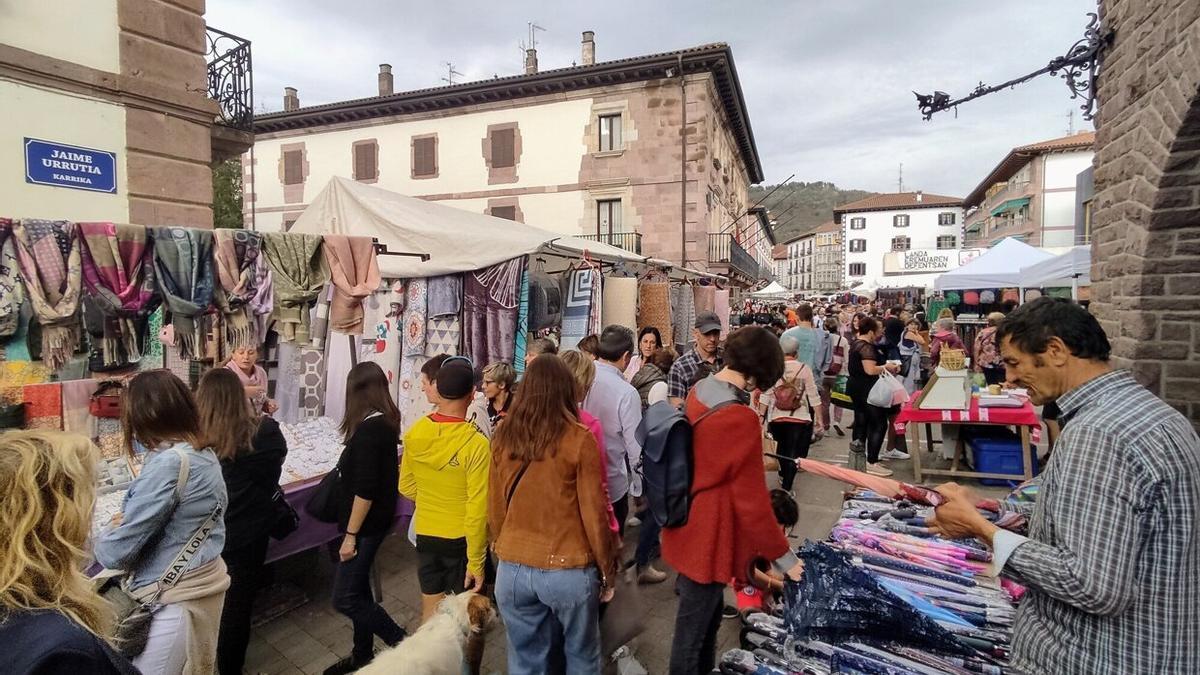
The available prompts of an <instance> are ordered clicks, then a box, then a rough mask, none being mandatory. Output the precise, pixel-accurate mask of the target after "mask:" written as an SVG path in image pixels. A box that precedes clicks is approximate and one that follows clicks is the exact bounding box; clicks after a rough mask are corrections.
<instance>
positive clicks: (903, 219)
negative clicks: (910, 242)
mask: <svg viewBox="0 0 1200 675" xmlns="http://www.w3.org/2000/svg"><path fill="white" fill-rule="evenodd" d="M892 227H908V216H906V215H903V214H900V215H895V216H892Z"/></svg>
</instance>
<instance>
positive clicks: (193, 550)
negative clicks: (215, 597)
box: [143, 448, 224, 605]
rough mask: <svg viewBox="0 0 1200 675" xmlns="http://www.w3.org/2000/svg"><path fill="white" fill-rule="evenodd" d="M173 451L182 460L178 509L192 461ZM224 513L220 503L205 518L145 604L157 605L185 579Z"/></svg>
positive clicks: (183, 453) (176, 497)
mask: <svg viewBox="0 0 1200 675" xmlns="http://www.w3.org/2000/svg"><path fill="white" fill-rule="evenodd" d="M173 450H174V451H175V454H177V455H179V460H180V461H179V483H178V484H177V485H176V486H175V499H176V503H175V506H176V508H178V507H179V503H180V502H182V501H183V492H184V487H185V486H186V485H187V479H188V474H189V472H190V470H191V460H190V458H189V457H188V455H187V453H186V452H184V451H182V450H180V449H179V448H173ZM223 511H224V509H223V508H222V507H221V504H220V502H218V503H217V505H216V506H214V507H213V510H212V513H209V514H208V518H205V519H204V522H203V523H200V526H199V527H197V528H196V529H195V531H194V532H192V536H191V537H190V538H189V539H188V540H187V543H186V544H184V545H183V548H181V549H179V553H177V554H176V555H175V559H174V560H172V561H171V564H169V565H167V568H166V569H165V570H163V573H162V576H160V577H159V578H158V582H157V583H156V584H155V590H154V595H152V596H151V597H150V598H148V599H147V600H145V601H144V603H143V604H146V605H153V604H155V603H156V602H158V598H159V597H160V596H161V595H162V594H163V592H165V591H168V590H170V589H171V588H174V587H175V585H176V584H178V583H179V581H180V580H181V579H183V575H184V573H185V572H186V571H187V569H188V564H189V563H190V562H191V560H192V558H193V557H194V556H195V555H196V554H197V553H199V552H200V547H201V546H203V545H204V542H205V541H206V540H207V539H208V535H209V534H211V533H212V529H213V527H214V525H215V524H216V523H217V521H218V520H219V519H220V518H221V514H222V512H223Z"/></svg>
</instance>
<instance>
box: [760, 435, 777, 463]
mask: <svg viewBox="0 0 1200 675" xmlns="http://www.w3.org/2000/svg"><path fill="white" fill-rule="evenodd" d="M777 447H778V444H777V443H776V442H775V439H774V438H771V436H770V435H769V434H763V470H764V471H778V470H779V460H777V459H775V458H774V457H772V456H771V455H773V454H775V452H776V449H777Z"/></svg>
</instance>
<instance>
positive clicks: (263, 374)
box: [225, 361, 267, 413]
mask: <svg viewBox="0 0 1200 675" xmlns="http://www.w3.org/2000/svg"><path fill="white" fill-rule="evenodd" d="M225 367H226V368H228V369H229V370H232V371H233V372H234V374H235V375H237V376H238V379H239V380H241V381H242V386H243V387H262V393H261V394H259V395H257V396H247V397H246V398H247V399H248V400H249V401H250V407H251V408H253V409H254V412H256V413H261V412H262V411H263V406H264V405H266V403H267V371H265V370H263V368H262V366H260V365H257V364H256V365H255V366H254V374H253V375H247V374H246V371H244V370H242V369H241V368H240V367H239V366H238V364H236V363H234V362H233V361H230V362H229V363H226V364H225Z"/></svg>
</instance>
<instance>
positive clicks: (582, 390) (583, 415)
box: [558, 349, 621, 542]
mask: <svg viewBox="0 0 1200 675" xmlns="http://www.w3.org/2000/svg"><path fill="white" fill-rule="evenodd" d="M558 357H559V358H560V359H562V361H563V363H565V364H566V365H567V368H568V369H569V370H570V371H571V373H572V374H573V375H574V376H575V387H576V391H575V398H576V399H577V400H579V401H582V400H583V399H585V398H587V395H588V392H589V391H591V389H592V382H594V381H595V380H596V362H595V361H593V360H592V359H591V358H590V357H588V355H587V354H584V353H583V352H580V351H576V350H574V349H571V350H568V351H565V352H563V353H562V354H559V356H558ZM579 421H580V422H582V423H583V426H585V427H587V429H588V431H590V432H592V436H594V437H595V438H596V448H597V449H598V450H599V451H600V459H601V460H602V461H604V462H606V463H607V462H608V454H607V453H606V450H605V447H604V427H603V426H602V425H601V424H600V420H599V419H597V418H596V416H595V415H593V414H591V413H589V412H588V411H586V410H584V409H583V406H582V405H580V407H579ZM600 483H601V484H602V485H603V487H604V494H606V495H607V494H608V476H607V475H602V476H601V477H600ZM608 527H609V529H611V530H612V531H613V536H614V537H616V538H617V539H618V542H619V539H620V536H619V534H618V533H619V532H620V531H621V530H620V527H618V525H617V516H616V514H615V513H613V508H612V501H611V500H609V504H608Z"/></svg>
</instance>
